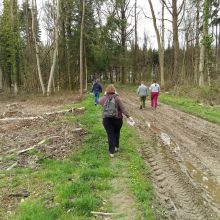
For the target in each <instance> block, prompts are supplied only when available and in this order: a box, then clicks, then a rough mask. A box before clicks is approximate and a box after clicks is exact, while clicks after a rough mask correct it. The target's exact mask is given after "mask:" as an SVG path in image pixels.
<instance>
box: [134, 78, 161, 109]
mask: <svg viewBox="0 0 220 220" xmlns="http://www.w3.org/2000/svg"><path fill="white" fill-rule="evenodd" d="M149 90H150V91H151V109H152V110H156V108H157V99H158V96H159V93H160V85H159V84H158V83H157V81H156V80H153V83H152V84H151V85H150V87H149ZM137 94H138V95H139V97H140V109H142V108H145V102H146V99H147V96H148V88H147V86H145V85H144V82H143V81H141V85H140V86H139V87H138V90H137Z"/></svg>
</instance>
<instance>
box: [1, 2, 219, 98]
mask: <svg viewBox="0 0 220 220" xmlns="http://www.w3.org/2000/svg"><path fill="white" fill-rule="evenodd" d="M145 3H146V5H147V7H148V8H149V11H144V9H142V8H140V7H138V0H134V1H131V0H115V1H113V0H96V1H92V0H81V1H78V0H47V1H44V2H43V7H42V8H40V9H39V7H38V3H37V1H36V0H23V1H22V2H20V1H18V0H2V1H1V2H0V4H1V6H0V10H1V11H0V90H1V91H4V92H11V93H14V94H17V93H19V92H21V91H26V92H41V93H43V94H47V95H50V94H51V93H52V92H56V91H59V90H61V89H69V90H79V89H80V93H81V95H82V92H83V90H85V89H86V88H87V82H91V80H92V79H93V78H94V77H99V78H100V79H101V80H102V81H105V82H121V83H138V82H139V81H140V80H145V81H150V80H152V79H153V78H155V79H157V80H158V81H159V82H160V83H161V85H162V87H165V86H179V85H183V84H190V85H193V86H198V87H208V88H214V87H216V85H219V82H220V80H219V79H220V12H219V9H220V0H172V1H171V0H170V1H164V0H160V1H158V2H157V4H156V2H155V1H151V0H146V1H145ZM156 6H157V9H156ZM158 7H159V8H160V9H159V12H158ZM140 16H145V18H146V30H147V27H148V26H147V23H149V22H151V24H152V25H153V27H154V29H153V30H148V32H154V33H155V35H156V44H157V46H156V47H155V48H156V49H155V48H152V47H151V43H150V42H151V39H150V36H148V34H145V36H144V41H143V42H141V41H139V40H138V36H139V33H138V26H139V17H140ZM43 28H44V29H45V31H44V32H45V33H46V36H43V35H45V34H43V33H42V29H43ZM148 32H147V33H148ZM42 36H43V37H42ZM141 37H143V36H141ZM43 38H44V39H43Z"/></svg>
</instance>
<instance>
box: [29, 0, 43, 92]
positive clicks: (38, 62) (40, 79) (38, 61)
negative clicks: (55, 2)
mask: <svg viewBox="0 0 220 220" xmlns="http://www.w3.org/2000/svg"><path fill="white" fill-rule="evenodd" d="M36 14H37V5H35V4H34V0H32V7H31V15H32V33H33V39H34V43H35V50H36V60H37V71H38V77H39V81H40V85H41V89H42V92H43V95H45V93H46V91H45V87H44V83H43V78H42V74H41V67H40V57H39V53H40V52H39V48H38V44H37V37H36V32H35V30H36V28H35V21H36V20H37V16H36Z"/></svg>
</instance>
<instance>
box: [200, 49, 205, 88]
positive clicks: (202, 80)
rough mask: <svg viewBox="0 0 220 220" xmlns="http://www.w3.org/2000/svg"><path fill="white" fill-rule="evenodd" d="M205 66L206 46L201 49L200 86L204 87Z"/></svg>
mask: <svg viewBox="0 0 220 220" xmlns="http://www.w3.org/2000/svg"><path fill="white" fill-rule="evenodd" d="M204 64H205V46H204V45H202V46H201V49H200V58H199V86H200V87H203V86H204V85H205V83H204Z"/></svg>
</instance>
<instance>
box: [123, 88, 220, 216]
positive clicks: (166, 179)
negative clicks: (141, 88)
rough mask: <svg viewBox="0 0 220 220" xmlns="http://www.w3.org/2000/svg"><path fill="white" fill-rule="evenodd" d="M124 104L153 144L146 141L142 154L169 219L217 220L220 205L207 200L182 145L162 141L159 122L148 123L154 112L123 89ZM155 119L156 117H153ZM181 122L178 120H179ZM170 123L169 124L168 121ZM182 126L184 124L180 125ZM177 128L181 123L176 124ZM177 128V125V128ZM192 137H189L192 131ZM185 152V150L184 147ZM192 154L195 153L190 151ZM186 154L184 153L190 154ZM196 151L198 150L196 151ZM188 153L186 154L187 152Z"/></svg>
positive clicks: (143, 133)
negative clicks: (188, 165) (187, 166)
mask: <svg viewBox="0 0 220 220" xmlns="http://www.w3.org/2000/svg"><path fill="white" fill-rule="evenodd" d="M120 95H121V97H122V99H123V100H124V103H125V105H126V106H127V107H128V106H129V112H130V113H131V115H132V116H133V118H134V119H135V120H136V122H137V123H136V128H137V130H138V131H139V134H140V137H141V138H142V139H143V140H145V141H149V140H151V141H150V143H147V142H146V144H144V146H143V147H142V148H141V154H142V157H143V158H144V160H145V162H146V163H147V164H148V166H149V167H150V168H151V178H152V182H153V185H154V188H155V192H156V196H157V198H158V200H159V202H160V204H161V205H162V206H163V207H164V208H165V209H166V210H167V211H166V216H167V218H168V219H172V220H173V219H177V220H189V219H190V220H194V219H195V220H198V219H201V220H203V219H205V220H216V219H218V218H219V207H218V205H216V204H213V203H212V201H210V200H207V197H205V196H204V192H203V190H202V188H201V187H200V186H199V185H198V184H196V183H195V182H194V181H193V180H192V178H191V177H190V175H189V173H188V172H187V170H186V167H185V166H184V163H183V160H184V159H183V158H182V157H183V155H181V153H182V152H181V153H180V152H179V149H178V148H179V145H178V144H177V143H175V142H174V141H172V140H171V141H170V144H166V143H164V142H163V141H161V137H160V135H161V133H162V131H164V129H166V128H165V127H164V128H163V130H162V129H161V126H160V123H161V121H160V123H158V125H157V123H152V122H149V119H150V118H151V117H152V118H153V114H154V113H152V112H150V110H144V111H140V110H138V109H137V108H138V104H139V103H138V99H137V97H136V96H135V95H134V94H132V93H130V94H129V99H128V92H127V91H126V93H125V92H124V91H120ZM165 119H167V120H169V119H168V116H167V115H162V114H160V115H159V116H158V120H165ZM153 121H154V122H155V119H154V120H153ZM177 123H178V122H177ZM168 125H169V123H168ZM179 126H180V127H181V125H179ZM176 127H177V128H178V126H176ZM174 128H175V127H174ZM188 133H189V138H190V131H189V132H188ZM184 150H185V151H186V149H184ZM187 153H188V154H189V155H190V156H191V157H193V156H196V155H193V154H192V153H191V152H187ZM187 153H185V154H187ZM194 154H195V152H194ZM184 156H185V155H184Z"/></svg>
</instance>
